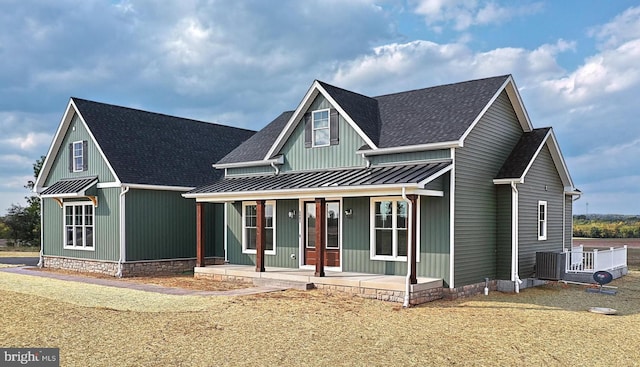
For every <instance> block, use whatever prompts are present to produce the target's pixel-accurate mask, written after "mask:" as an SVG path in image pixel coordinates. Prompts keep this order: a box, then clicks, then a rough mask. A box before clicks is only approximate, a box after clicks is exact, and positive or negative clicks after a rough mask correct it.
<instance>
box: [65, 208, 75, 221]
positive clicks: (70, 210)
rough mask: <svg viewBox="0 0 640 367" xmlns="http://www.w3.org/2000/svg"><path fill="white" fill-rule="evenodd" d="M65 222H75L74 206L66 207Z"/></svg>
mask: <svg viewBox="0 0 640 367" xmlns="http://www.w3.org/2000/svg"><path fill="white" fill-rule="evenodd" d="M64 224H66V225H71V224H73V207H72V206H67V207H65V216H64Z"/></svg>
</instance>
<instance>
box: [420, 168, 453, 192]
mask: <svg viewBox="0 0 640 367" xmlns="http://www.w3.org/2000/svg"><path fill="white" fill-rule="evenodd" d="M452 168H453V163H451V164H450V165H448V166H447V167H445V168H443V169H441V170H440V171H438V172H436V173H434V174H432V175H431V176H429V177H427V178H426V179H424V180H422V181H420V182H418V186H420V187H424V186H425V185H426V184H428V183H429V182H431V181H433V180H435V179H436V178H438V177H440V176H442V175H444V174H445V173H447V172H449V171H451V169H452Z"/></svg>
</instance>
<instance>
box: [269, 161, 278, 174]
mask: <svg viewBox="0 0 640 367" xmlns="http://www.w3.org/2000/svg"><path fill="white" fill-rule="evenodd" d="M271 167H272V168H273V169H274V170H275V171H276V173H275V176H277V175H278V174H279V173H280V168H279V167H278V166H276V162H271Z"/></svg>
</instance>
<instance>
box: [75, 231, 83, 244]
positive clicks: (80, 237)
mask: <svg viewBox="0 0 640 367" xmlns="http://www.w3.org/2000/svg"><path fill="white" fill-rule="evenodd" d="M83 239H84V236H83V235H82V227H76V243H75V245H76V246H84V241H83Z"/></svg>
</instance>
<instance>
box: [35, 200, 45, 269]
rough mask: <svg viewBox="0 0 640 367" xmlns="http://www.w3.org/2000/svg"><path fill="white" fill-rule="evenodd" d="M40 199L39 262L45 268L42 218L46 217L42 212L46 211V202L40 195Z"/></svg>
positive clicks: (39, 265)
mask: <svg viewBox="0 0 640 367" xmlns="http://www.w3.org/2000/svg"><path fill="white" fill-rule="evenodd" d="M36 195H38V194H36ZM38 199H39V200H40V259H39V260H38V267H39V268H43V267H44V231H43V229H44V226H43V225H42V224H43V223H44V221H43V220H42V218H43V217H44V215H43V214H42V212H43V211H44V200H42V197H40V195H38Z"/></svg>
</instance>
